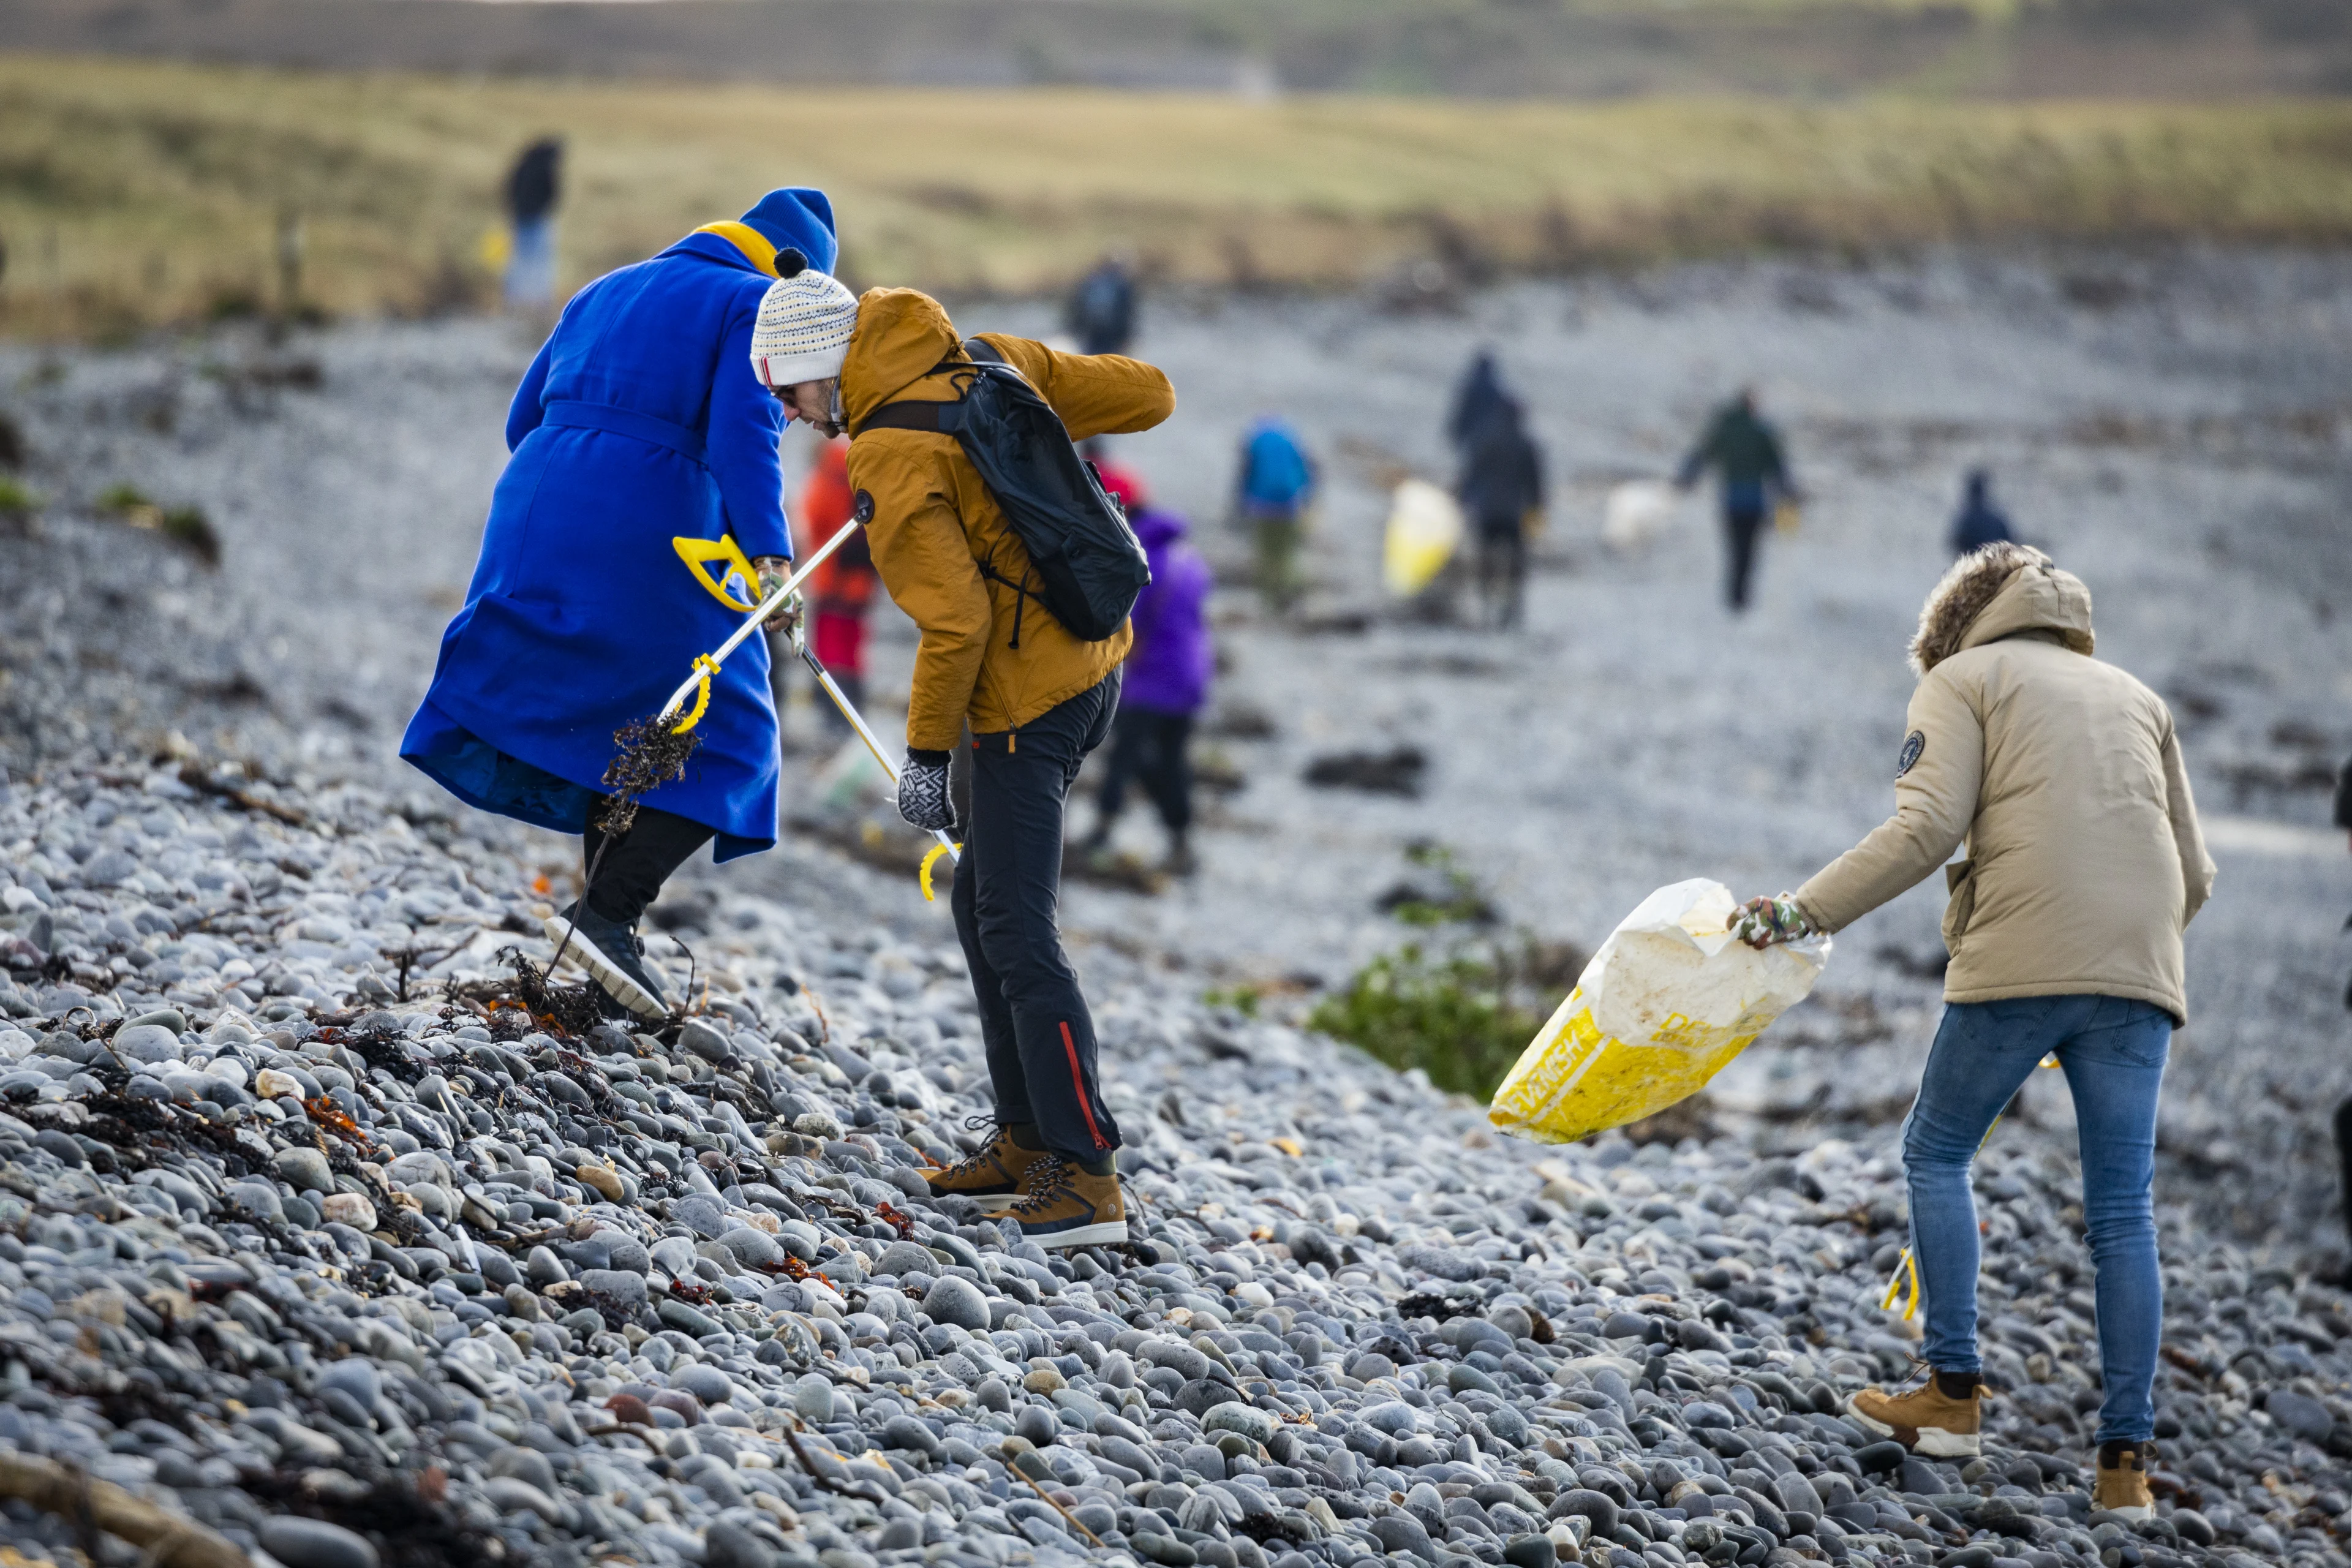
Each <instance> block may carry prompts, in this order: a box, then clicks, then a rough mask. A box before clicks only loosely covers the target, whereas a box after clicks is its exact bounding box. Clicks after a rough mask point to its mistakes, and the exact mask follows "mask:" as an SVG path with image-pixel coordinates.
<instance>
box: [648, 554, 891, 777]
mask: <svg viewBox="0 0 2352 1568" xmlns="http://www.w3.org/2000/svg"><path fill="white" fill-rule="evenodd" d="M864 526H865V524H863V523H859V522H851V523H847V524H845V525H844V526H843V527H841V528H839V529H836V530H835V531H834V535H833V537H832V538H831V539H828V540H826V541H825V542H824V543H823V544H820V545H818V546H817V547H816V549H815V551H814V552H813V553H812V554H811V555H810V556H809V558H808V559H807V560H806V561H804V562H803V563H800V565H799V566H798V567H797V568H796V569H795V570H794V571H793V574H792V575H791V576H789V577H787V578H785V579H784V584H783V586H782V587H781V588H778V589H777V590H776V591H775V592H774V593H772V594H771V595H768V596H767V597H766V598H764V599H762V600H761V601H760V607H759V608H758V609H756V610H753V611H752V612H751V615H750V616H749V617H747V618H746V619H745V620H744V622H743V624H742V625H741V626H737V627H736V628H735V633H734V635H733V636H732V637H729V638H728V639H727V640H726V641H725V642H723V643H720V644H719V647H718V648H717V650H716V651H715V652H713V653H712V654H711V656H710V662H711V663H712V664H713V665H720V664H725V663H726V662H727V658H728V656H729V655H730V654H732V653H733V652H734V651H735V650H736V649H737V648H739V647H742V646H743V639H744V638H745V637H750V636H751V634H752V633H753V632H755V631H757V630H759V629H760V623H761V621H764V620H766V619H767V618H768V617H769V616H772V615H774V614H775V613H776V611H777V610H778V609H780V608H782V605H783V602H784V601H785V600H786V599H789V598H791V597H792V596H793V592H794V591H795V590H796V589H798V588H799V587H800V585H801V584H802V583H803V581H804V580H806V578H807V577H808V574H810V573H812V572H814V571H815V570H816V569H817V566H818V565H819V564H820V563H822V562H823V561H824V558H825V557H826V556H828V555H830V554H832V553H833V552H835V551H836V550H838V549H840V548H841V547H842V545H844V544H845V543H846V542H848V540H849V531H850V530H851V529H854V528H862V527H864ZM701 684H702V672H701V671H700V670H697V671H695V673H693V674H692V675H689V676H688V677H687V678H686V680H685V682H684V683H683V684H681V685H680V686H679V687H678V689H677V690H676V691H673V692H671V693H670V694H669V700H668V701H667V702H665V703H663V704H662V710H661V713H660V715H659V717H660V718H663V719H667V718H668V717H669V716H670V715H671V714H673V713H675V712H677V710H679V709H681V708H683V707H685V706H686V700H687V699H688V698H689V697H691V696H693V695H694V689H695V688H696V687H698V686H699V685H701ZM894 776H895V775H894Z"/></svg>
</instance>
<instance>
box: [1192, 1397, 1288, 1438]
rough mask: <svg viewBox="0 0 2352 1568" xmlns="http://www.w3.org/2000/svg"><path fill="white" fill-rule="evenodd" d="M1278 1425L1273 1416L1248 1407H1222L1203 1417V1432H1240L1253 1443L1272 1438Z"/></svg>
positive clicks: (1218, 1406)
mask: <svg viewBox="0 0 2352 1568" xmlns="http://www.w3.org/2000/svg"><path fill="white" fill-rule="evenodd" d="M1275 1429H1276V1421H1275V1419H1274V1417H1273V1416H1271V1415H1267V1414H1266V1413H1265V1411H1263V1410H1259V1409H1256V1408H1254V1407H1253V1406H1251V1405H1217V1406H1215V1407H1214V1408H1213V1409H1212V1410H1210V1411H1209V1413H1208V1414H1207V1415H1203V1416H1202V1417H1201V1430H1202V1431H1203V1432H1238V1433H1239V1434H1241V1435H1242V1436H1244V1437H1246V1438H1248V1439H1249V1440H1250V1441H1251V1442H1253V1443H1263V1442H1265V1440H1266V1439H1267V1438H1269V1437H1272V1436H1274V1434H1275Z"/></svg>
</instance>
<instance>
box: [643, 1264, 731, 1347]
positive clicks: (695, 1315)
mask: <svg viewBox="0 0 2352 1568" xmlns="http://www.w3.org/2000/svg"><path fill="white" fill-rule="evenodd" d="M632 1278H635V1277H634V1276H632ZM654 1312H655V1315H656V1316H657V1317H658V1318H660V1319H661V1321H663V1322H664V1323H665V1324H667V1326H668V1327H670V1328H673V1329H676V1330H677V1331H679V1332H680V1333H682V1334H685V1335H687V1336H688V1338H691V1339H701V1338H703V1337H705V1336H706V1335H709V1334H715V1333H719V1332H720V1329H719V1323H718V1321H717V1320H716V1319H714V1318H711V1317H709V1316H707V1315H706V1314H704V1313H702V1312H699V1311H697V1310H695V1309H694V1308H692V1307H689V1306H688V1305H687V1304H686V1303H685V1302H683V1301H673V1300H668V1299H667V1298H664V1299H663V1300H662V1303H661V1305H660V1306H658V1307H656V1308H655V1309H654Z"/></svg>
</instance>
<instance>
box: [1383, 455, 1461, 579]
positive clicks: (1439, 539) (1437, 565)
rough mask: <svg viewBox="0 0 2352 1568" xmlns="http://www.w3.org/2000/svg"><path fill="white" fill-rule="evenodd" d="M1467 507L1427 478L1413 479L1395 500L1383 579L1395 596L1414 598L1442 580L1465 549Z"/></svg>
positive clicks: (1386, 540) (1385, 544)
mask: <svg viewBox="0 0 2352 1568" xmlns="http://www.w3.org/2000/svg"><path fill="white" fill-rule="evenodd" d="M1462 527H1463V524H1462V508H1461V507H1460V505H1458V504H1457V503H1456V502H1455V501H1454V498H1453V497H1452V496H1450V495H1447V494H1446V493H1445V492H1444V490H1442V489H1438V488H1437V487H1436V486H1435V485H1433V484H1431V483H1430V482H1429V481H1428V480H1427V479H1407V480H1405V481H1404V482H1403V483H1402V484H1400V485H1399V486H1397V488H1396V490H1395V492H1394V494H1393V495H1392V496H1391V498H1390V508H1389V522H1388V531H1387V533H1386V536H1385V537H1384V538H1383V539H1382V541H1381V580H1382V581H1383V582H1384V583H1385V584H1387V585H1388V591H1389V593H1390V595H1391V596H1392V597H1395V598H1399V599H1410V598H1412V596H1413V595H1415V594H1418V593H1420V592H1421V591H1422V590H1423V588H1426V587H1428V586H1429V585H1430V584H1432V583H1433V582H1435V581H1436V580H1437V574H1439V573H1440V572H1443V571H1444V570H1445V563H1447V562H1449V561H1451V560H1453V559H1454V552H1455V551H1456V550H1458V549H1460V548H1461V546H1462Z"/></svg>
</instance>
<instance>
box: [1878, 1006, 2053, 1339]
mask: <svg viewBox="0 0 2352 1568" xmlns="http://www.w3.org/2000/svg"><path fill="white" fill-rule="evenodd" d="M2034 1065H2035V1066H2036V1067H2044V1068H2056V1067H2057V1066H2058V1065H2059V1061H2058V1056H2057V1053H2056V1052H2054V1051H2053V1052H2052V1053H2051V1054H2050V1055H2048V1056H2046V1057H2043V1058H2042V1059H2041V1060H2040V1061H2039V1062H2036V1063H2035V1064H2034ZM2008 1114H2009V1112H2008V1111H2007V1110H2002V1112H2001V1116H2006V1115H2008ZM1999 1128H2000V1116H1996V1117H1994V1118H1993V1119H1992V1124H1991V1125H1990V1126H1989V1127H1987V1128H1986V1129H1985V1133H1984V1136H1983V1137H1982V1138H1979V1139H1978V1140H1977V1152H1978V1153H1979V1154H1981V1153H1983V1152H1984V1151H1985V1145H1986V1144H1988V1143H1990V1142H1992V1135H1993V1133H1994V1132H1995V1131H1997V1130H1998V1129H1999ZM1906 1287H1908V1294H1907V1295H1906ZM1926 1294H1927V1291H1926V1290H1925V1289H1924V1288H1922V1287H1921V1285H1920V1283H1919V1259H1918V1258H1916V1256H1914V1254H1913V1251H1912V1248H1911V1246H1910V1245H1909V1244H1908V1243H1906V1244H1905V1246H1904V1248H1903V1256H1902V1257H1900V1258H1896V1259H1895V1274H1894V1277H1893V1278H1891V1279H1888V1280H1887V1281H1886V1300H1884V1301H1881V1302H1880V1303H1879V1304H1878V1305H1879V1310H1882V1311H1887V1312H1891V1311H1893V1310H1895V1302H1896V1301H1898V1300H1900V1301H1901V1302H1902V1303H1903V1321H1905V1322H1906V1323H1907V1322H1909V1321H1911V1320H1912V1319H1914V1318H1916V1317H1917V1316H1918V1315H1919V1302H1920V1300H1921V1299H1922V1298H1923V1297H1925V1296H1926Z"/></svg>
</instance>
